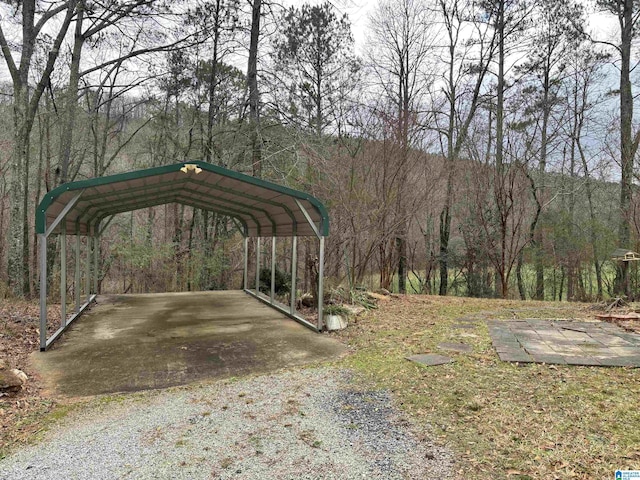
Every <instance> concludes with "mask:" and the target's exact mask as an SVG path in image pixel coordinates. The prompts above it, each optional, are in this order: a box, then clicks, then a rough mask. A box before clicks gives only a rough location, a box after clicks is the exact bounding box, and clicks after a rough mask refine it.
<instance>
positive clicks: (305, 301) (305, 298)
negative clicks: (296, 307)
mask: <svg viewBox="0 0 640 480" xmlns="http://www.w3.org/2000/svg"><path fill="white" fill-rule="evenodd" d="M300 304H301V305H302V306H303V307H315V302H314V301H313V295H311V294H310V293H303V294H302V296H301V297H300Z"/></svg>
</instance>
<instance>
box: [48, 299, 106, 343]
mask: <svg viewBox="0 0 640 480" xmlns="http://www.w3.org/2000/svg"><path fill="white" fill-rule="evenodd" d="M95 299H96V296H95V295H91V296H90V297H89V301H88V302H86V303H85V304H83V305H82V306H81V307H80V310H78V312H76V313H74V314H73V315H71V317H70V318H69V320H68V321H67V324H66V325H65V326H64V327H60V328H59V329H58V330H56V332H55V333H54V334H53V335H51V336H50V337H49V339H48V340H47V341H46V343H45V345H44V347H42V346H40V350H41V351H45V350H46V349H48V348H49V347H50V346H51V344H52V343H53V342H55V341H56V340H57V339H58V337H59V336H60V335H62V333H63V332H64V331H65V330H66V329H67V328H68V327H69V326H70V325H71V324H72V323H73V321H74V320H76V319H77V318H78V317H80V315H82V313H83V312H84V311H85V310H86V309H87V308H88V307H89V305H91V302H93V301H94V300H95Z"/></svg>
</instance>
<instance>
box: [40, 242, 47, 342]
mask: <svg viewBox="0 0 640 480" xmlns="http://www.w3.org/2000/svg"><path fill="white" fill-rule="evenodd" d="M38 242H39V244H40V350H41V351H44V350H45V349H46V348H47V236H46V235H45V234H43V233H39V234H38Z"/></svg>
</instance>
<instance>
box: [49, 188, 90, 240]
mask: <svg viewBox="0 0 640 480" xmlns="http://www.w3.org/2000/svg"><path fill="white" fill-rule="evenodd" d="M83 193H84V190H81V191H80V192H78V194H76V196H75V197H73V198H72V199H71V200H69V203H67V204H66V205H65V207H64V208H63V209H62V211H61V212H60V213H59V214H58V216H57V217H56V219H55V220H54V221H53V222H52V223H51V225H49V228H47V229H46V230H45V233H44V235H45V237H48V236H49V235H51V232H53V230H54V229H55V228H56V227H57V226H58V224H59V223H60V222H61V221H62V220H64V217H66V216H67V213H69V210H71V209H72V208H73V206H74V205H75V204H76V203H78V200H80V197H81V196H82V194H83Z"/></svg>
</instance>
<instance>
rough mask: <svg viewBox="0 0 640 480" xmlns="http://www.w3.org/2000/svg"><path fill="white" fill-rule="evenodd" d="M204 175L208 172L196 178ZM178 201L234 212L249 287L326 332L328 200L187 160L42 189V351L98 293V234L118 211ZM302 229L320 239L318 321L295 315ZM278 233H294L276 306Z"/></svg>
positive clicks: (39, 214) (39, 231) (38, 225)
mask: <svg viewBox="0 0 640 480" xmlns="http://www.w3.org/2000/svg"><path fill="white" fill-rule="evenodd" d="M200 173H204V175H202V176H200V177H196V176H197V175H198V174H200ZM183 174H184V175H186V177H184V176H183ZM173 202H176V203H180V204H183V205H187V206H191V207H193V208H199V209H202V210H206V211H210V212H213V213H216V214H219V215H224V216H228V217H230V218H231V219H232V220H233V221H234V222H235V224H236V226H237V227H238V229H239V230H240V232H241V234H242V235H243V237H244V239H243V247H244V248H243V250H244V255H245V258H244V275H243V289H244V291H245V292H247V293H249V294H251V295H253V296H254V297H256V298H258V299H259V300H261V301H262V302H265V303H267V304H269V305H270V306H272V307H273V308H275V309H277V310H279V311H281V312H282V313H284V314H286V315H287V316H289V317H291V318H293V319H295V320H297V321H298V322H300V323H302V324H303V325H305V326H307V327H309V328H311V329H313V330H315V331H319V330H322V327H323V322H322V319H323V275H324V240H325V237H326V236H328V233H329V217H328V213H327V210H326V208H325V207H324V205H322V203H320V202H319V201H318V200H317V199H315V198H314V197H312V196H311V195H308V194H306V193H304V192H300V191H297V190H293V189H290V188H287V187H283V186H280V185H277V184H274V183H270V182H267V181H264V180H262V179H257V178H253V177H250V176H248V175H244V174H241V173H239V172H234V171H232V170H227V169H225V168H222V167H218V166H215V165H211V164H208V163H205V162H189V163H179V164H173V165H166V166H163V167H156V168H150V169H146V170H138V171H134V172H129V173H123V174H118V175H112V176H108V177H100V178H93V179H89V180H83V181H79V182H72V183H69V184H64V185H61V186H60V187H58V188H56V189H54V190H52V191H50V192H48V193H47V194H46V195H45V197H44V198H43V200H42V202H41V203H40V205H39V206H38V208H37V210H36V233H37V235H38V242H39V252H40V258H39V264H40V349H41V350H46V349H47V348H48V347H49V346H50V345H51V344H52V343H53V342H54V341H55V340H56V339H57V338H58V337H59V336H60V335H61V334H62V332H63V331H64V330H65V329H66V328H67V327H68V326H69V325H70V324H71V323H72V322H73V321H74V320H75V319H76V318H78V317H79V316H80V315H81V314H82V312H83V311H84V310H85V309H86V308H87V307H88V306H89V305H90V304H91V302H92V301H93V300H94V299H95V297H96V295H97V292H98V287H99V252H100V236H101V235H102V233H103V232H104V230H105V229H106V227H107V226H108V225H109V223H110V222H111V221H112V220H113V218H114V216H115V215H116V214H118V213H124V212H127V211H133V210H139V209H142V208H148V207H152V206H157V205H162V204H166V203H173ZM105 219H107V220H106V221H105ZM102 222H104V223H102ZM267 230H271V233H272V235H271V262H270V263H271V265H270V266H271V289H270V294H269V295H268V296H267V295H263V294H262V293H261V292H260V289H259V287H260V278H259V277H260V245H261V238H262V233H263V232H266V231H267ZM72 232H73V233H72ZM53 234H60V235H61V240H62V245H61V260H60V261H61V304H62V309H61V313H62V315H61V317H62V318H61V326H60V328H59V329H58V330H56V332H55V333H53V334H52V335H51V337H49V338H47V311H46V310H47V302H46V301H47V239H48V238H49V236H50V235H53ZM69 234H72V235H75V237H76V241H75V248H74V249H73V253H74V254H75V264H74V269H75V274H74V297H75V299H74V300H75V311H74V313H73V315H72V316H71V317H70V318H69V319H67V312H66V300H67V299H66V289H67V261H66V257H67V239H68V235H69ZM299 235H302V236H315V237H317V238H318V240H319V265H318V276H319V278H318V324H317V325H312V324H310V323H309V322H307V321H306V320H305V319H304V318H302V317H300V316H299V315H297V314H296V308H295V306H296V280H297V278H296V277H297V243H298V242H297V240H298V236H299ZM81 236H86V237H87V241H86V261H85V269H86V270H85V282H84V287H85V288H84V290H85V291H84V294H85V295H86V301H85V302H84V303H83V304H82V305H81V299H82V297H83V295H82V294H83V292H82V288H81V271H82V268H81V257H82V256H81V250H82V248H81V247H82V242H81ZM278 236H280V237H286V236H290V238H291V274H292V281H291V284H292V285H291V295H290V305H288V306H284V305H281V304H279V303H278V302H277V301H276V299H275V266H276V255H277V248H276V238H277V237H278ZM249 237H256V285H255V292H253V291H251V290H249V288H248V287H249V285H248V274H249V243H248V240H249ZM92 264H93V265H92ZM92 273H93V278H92ZM92 280H93V281H92Z"/></svg>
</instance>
